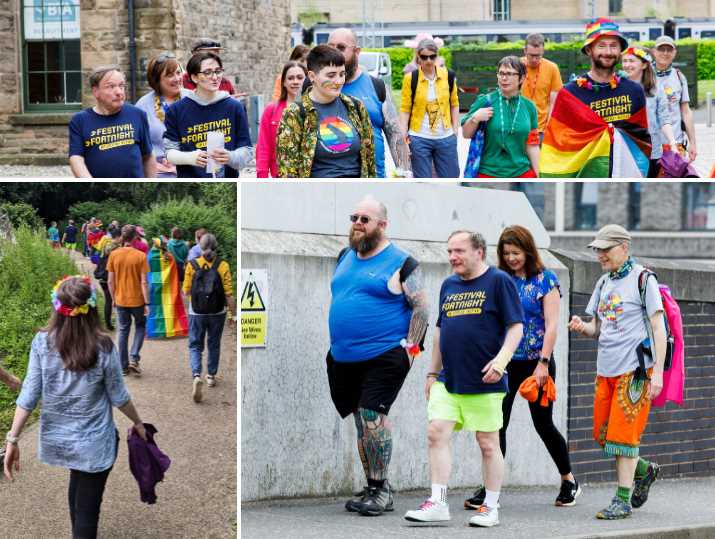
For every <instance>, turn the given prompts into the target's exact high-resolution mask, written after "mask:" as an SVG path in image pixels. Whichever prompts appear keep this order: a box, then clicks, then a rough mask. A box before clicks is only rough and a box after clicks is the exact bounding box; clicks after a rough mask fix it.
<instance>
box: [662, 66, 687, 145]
mask: <svg viewBox="0 0 715 539" xmlns="http://www.w3.org/2000/svg"><path fill="white" fill-rule="evenodd" d="M656 78H657V79H658V91H659V92H660V93H662V94H663V95H664V96H665V99H666V102H667V104H668V111H669V112H670V118H671V125H672V126H673V135H674V136H675V141H676V142H677V143H679V144H682V143H683V138H684V137H685V134H684V133H683V128H682V126H681V125H680V122H681V120H682V118H683V116H682V114H681V112H680V104H681V103H688V102H690V95H689V94H688V81H687V79H686V78H685V75H683V74H682V73H681V72H679V71H678V70H677V69H675V68H672V69H671V70H670V73H668V74H667V75H662V76H661V75H659V76H658V77H656Z"/></svg>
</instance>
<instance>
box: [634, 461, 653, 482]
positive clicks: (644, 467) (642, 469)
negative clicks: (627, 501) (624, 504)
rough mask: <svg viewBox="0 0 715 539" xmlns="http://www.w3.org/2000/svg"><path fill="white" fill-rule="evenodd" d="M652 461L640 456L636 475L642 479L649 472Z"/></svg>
mask: <svg viewBox="0 0 715 539" xmlns="http://www.w3.org/2000/svg"><path fill="white" fill-rule="evenodd" d="M649 464H650V462H648V461H647V460H645V459H643V458H641V457H638V464H637V465H636V477H637V478H638V479H640V478H641V477H645V474H646V473H648V465H649Z"/></svg>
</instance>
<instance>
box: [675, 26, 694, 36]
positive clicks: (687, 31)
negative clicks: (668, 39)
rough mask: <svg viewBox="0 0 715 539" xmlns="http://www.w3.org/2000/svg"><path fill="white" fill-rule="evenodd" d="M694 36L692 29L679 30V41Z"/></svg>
mask: <svg viewBox="0 0 715 539" xmlns="http://www.w3.org/2000/svg"><path fill="white" fill-rule="evenodd" d="M692 35H693V29H692V28H678V39H685V38H688V37H692Z"/></svg>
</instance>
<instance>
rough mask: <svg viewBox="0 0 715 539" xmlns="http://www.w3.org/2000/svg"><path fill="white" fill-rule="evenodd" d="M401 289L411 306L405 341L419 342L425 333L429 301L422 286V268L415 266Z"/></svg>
mask: <svg viewBox="0 0 715 539" xmlns="http://www.w3.org/2000/svg"><path fill="white" fill-rule="evenodd" d="M402 291H403V293H404V294H405V299H406V300H407V303H409V304H410V306H411V307H412V319H411V320H410V329H409V330H408V332H407V342H408V343H413V344H419V343H420V342H422V339H423V338H424V336H425V334H426V333H427V324H428V321H429V303H428V301H427V293H426V291H425V287H424V278H423V276H422V268H420V267H419V266H417V267H416V268H415V269H414V270H413V271H412V273H410V275H409V276H408V277H407V279H405V281H404V282H403V283H402Z"/></svg>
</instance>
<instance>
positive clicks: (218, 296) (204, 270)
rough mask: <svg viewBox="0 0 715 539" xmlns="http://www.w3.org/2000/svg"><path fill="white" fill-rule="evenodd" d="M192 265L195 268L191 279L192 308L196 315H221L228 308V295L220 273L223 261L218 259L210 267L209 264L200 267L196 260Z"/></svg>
mask: <svg viewBox="0 0 715 539" xmlns="http://www.w3.org/2000/svg"><path fill="white" fill-rule="evenodd" d="M190 263H191V267H193V268H194V275H193V278H192V279H191V308H192V309H193V311H194V312H195V313H196V314H217V313H220V312H221V311H223V310H224V308H225V307H226V294H225V293H224V291H223V282H221V276H220V275H219V273H218V267H219V264H221V259H220V258H219V257H216V259H215V260H214V262H213V264H212V265H211V266H210V267H209V265H208V264H205V265H204V266H203V267H199V264H198V262H196V259H194V260H192V261H191V262H190Z"/></svg>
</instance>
